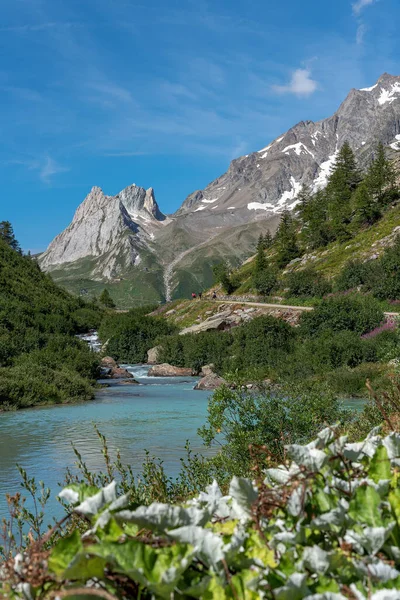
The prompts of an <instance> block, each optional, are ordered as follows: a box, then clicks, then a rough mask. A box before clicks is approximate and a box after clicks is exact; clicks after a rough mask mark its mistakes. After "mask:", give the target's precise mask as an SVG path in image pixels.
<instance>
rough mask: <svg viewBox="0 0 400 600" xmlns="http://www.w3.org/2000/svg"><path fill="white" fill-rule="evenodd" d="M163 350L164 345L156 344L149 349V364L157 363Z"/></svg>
mask: <svg viewBox="0 0 400 600" xmlns="http://www.w3.org/2000/svg"><path fill="white" fill-rule="evenodd" d="M161 350H162V346H155V347H154V348H150V350H148V351H147V364H148V365H156V364H157V363H158V359H159V356H160V353H161Z"/></svg>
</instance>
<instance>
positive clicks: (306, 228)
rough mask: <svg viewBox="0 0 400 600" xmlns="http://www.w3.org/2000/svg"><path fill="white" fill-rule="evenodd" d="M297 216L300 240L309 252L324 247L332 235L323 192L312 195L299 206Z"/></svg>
mask: <svg viewBox="0 0 400 600" xmlns="http://www.w3.org/2000/svg"><path fill="white" fill-rule="evenodd" d="M299 216H300V220H301V224H302V229H301V234H300V238H301V240H302V241H303V243H304V244H305V246H306V247H307V248H309V249H311V250H313V249H315V248H322V247H323V246H326V245H327V244H328V243H329V242H330V241H331V240H332V239H333V235H332V232H331V230H330V227H329V225H328V211H327V201H326V195H325V191H324V190H319V191H317V192H316V193H315V194H314V195H312V196H310V197H309V198H308V199H307V202H306V203H305V202H304V199H303V204H302V205H300V209H299Z"/></svg>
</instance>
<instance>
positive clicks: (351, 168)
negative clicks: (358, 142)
mask: <svg viewBox="0 0 400 600" xmlns="http://www.w3.org/2000/svg"><path fill="white" fill-rule="evenodd" d="M360 181H361V174H360V172H359V170H358V168H357V164H356V159H355V156H354V152H353V150H352V149H351V147H350V145H349V143H348V142H345V143H344V144H343V146H342V147H341V149H340V151H339V154H338V157H337V159H336V162H335V165H334V167H333V169H332V172H331V175H330V177H329V181H328V185H327V187H326V190H325V193H326V199H327V200H326V201H327V209H328V221H329V226H330V229H331V231H332V234H333V235H334V237H335V239H338V240H345V239H347V238H348V237H349V227H348V225H349V223H350V221H351V204H350V201H351V197H352V194H353V193H354V192H355V190H356V189H357V187H358V185H359V183H360Z"/></svg>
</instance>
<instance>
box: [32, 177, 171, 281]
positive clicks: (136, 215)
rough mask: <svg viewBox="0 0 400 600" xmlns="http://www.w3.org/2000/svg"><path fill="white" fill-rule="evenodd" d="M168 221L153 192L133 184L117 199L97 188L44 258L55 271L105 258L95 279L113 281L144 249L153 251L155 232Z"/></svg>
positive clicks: (138, 258)
mask: <svg viewBox="0 0 400 600" xmlns="http://www.w3.org/2000/svg"><path fill="white" fill-rule="evenodd" d="M167 222H168V219H167V218H166V217H165V215H163V214H162V212H161V211H160V209H159V208H158V205H157V202H156V200H155V197H154V192H153V189H152V188H150V189H148V190H145V189H143V188H140V187H138V186H136V185H131V186H129V187H127V188H126V189H124V190H122V192H120V193H119V194H117V195H116V196H106V195H105V194H104V193H103V191H102V190H101V189H100V188H98V187H94V188H92V190H91V191H90V193H89V194H88V196H87V197H86V198H85V200H84V201H83V202H82V204H81V205H80V206H79V207H78V209H77V211H76V213H75V215H74V218H73V220H72V223H71V224H70V225H69V226H68V227H67V229H65V230H64V231H63V232H62V233H60V234H59V235H58V236H57V237H56V238H55V239H54V240H53V241H52V242H51V244H50V246H49V247H48V249H47V250H46V252H44V253H43V254H42V256H41V257H40V259H39V260H40V265H41V266H42V268H43V269H45V270H51V269H52V268H55V267H57V266H59V265H61V264H65V263H73V262H75V261H77V260H80V259H83V258H86V257H102V261H101V262H100V263H99V264H98V266H96V267H95V269H94V271H93V278H94V279H96V278H98V279H111V278H112V277H115V276H116V275H118V272H119V271H121V270H123V269H124V268H127V267H129V265H133V264H136V263H138V262H140V250H141V249H142V248H143V247H146V248H148V249H150V250H151V249H152V248H151V246H152V241H153V239H154V237H155V232H156V231H157V229H158V228H159V227H162V226H163V224H165V223H167Z"/></svg>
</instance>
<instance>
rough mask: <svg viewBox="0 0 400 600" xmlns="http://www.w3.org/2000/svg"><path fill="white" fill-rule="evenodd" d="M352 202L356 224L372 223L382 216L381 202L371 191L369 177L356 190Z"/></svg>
mask: <svg viewBox="0 0 400 600" xmlns="http://www.w3.org/2000/svg"><path fill="white" fill-rule="evenodd" d="M352 202H353V208H354V223H355V224H356V225H372V224H373V223H375V222H376V221H377V220H378V219H379V218H380V216H381V211H380V209H379V204H378V203H377V202H376V200H375V198H374V196H373V194H372V192H371V188H370V187H369V185H368V181H367V179H364V181H363V182H362V183H361V184H360V185H359V186H358V188H357V190H356V191H355V192H354V195H353V201H352Z"/></svg>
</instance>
